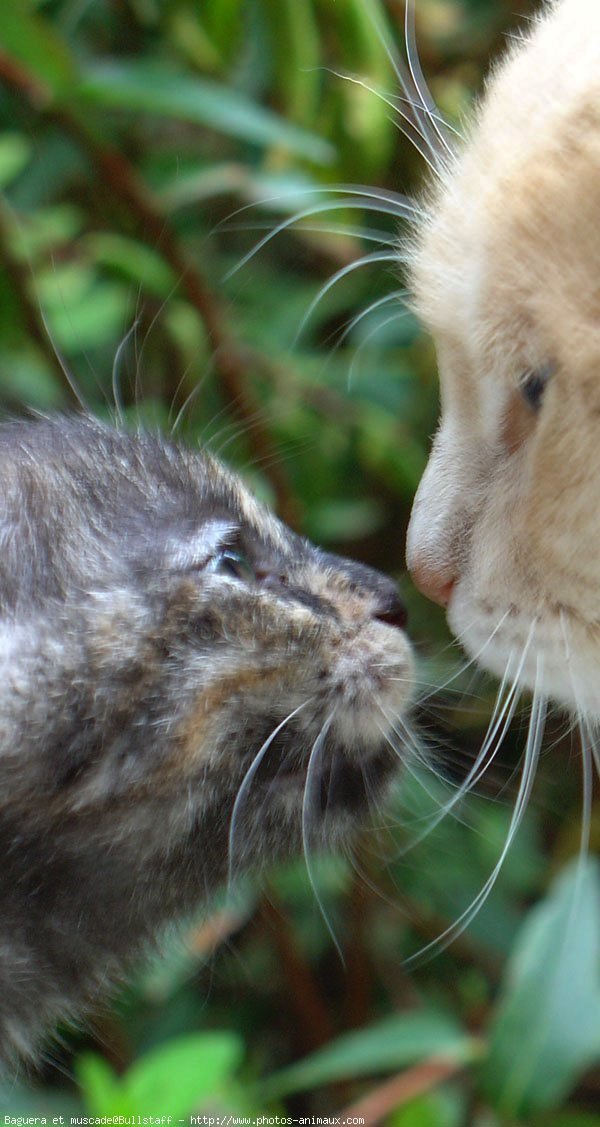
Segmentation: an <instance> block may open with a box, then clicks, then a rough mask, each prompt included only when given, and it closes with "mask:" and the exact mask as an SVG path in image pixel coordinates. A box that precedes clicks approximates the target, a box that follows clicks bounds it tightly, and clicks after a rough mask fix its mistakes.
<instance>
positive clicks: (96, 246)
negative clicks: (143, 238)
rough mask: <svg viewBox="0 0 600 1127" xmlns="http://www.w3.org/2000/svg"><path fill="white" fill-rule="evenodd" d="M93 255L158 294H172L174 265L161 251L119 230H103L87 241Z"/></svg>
mask: <svg viewBox="0 0 600 1127" xmlns="http://www.w3.org/2000/svg"><path fill="white" fill-rule="evenodd" d="M83 243H84V245H85V246H86V248H87V249H88V250H89V252H90V254H91V256H92V258H93V259H94V260H95V261H96V262H97V263H99V264H100V265H102V266H107V267H108V268H109V269H111V270H114V271H115V272H116V273H117V274H120V275H121V277H124V278H128V279H129V280H130V281H132V282H136V283H137V284H138V285H139V286H141V287H142V289H144V290H146V291H147V292H149V293H152V294H154V295H155V296H156V297H168V296H169V295H170V294H171V293H172V290H173V287H174V286H175V275H174V273H173V271H172V270H171V267H170V266H169V265H168V264H167V263H166V262H165V260H164V259H163V258H161V256H160V254H158V253H157V251H155V250H153V249H152V248H151V247H147V246H144V244H143V243H140V242H138V241H137V240H136V239H129V238H127V237H126V236H125V235H120V234H117V233H116V232H110V233H109V232H99V233H97V234H93V235H88V236H87V237H86V238H85V239H84V240H83Z"/></svg>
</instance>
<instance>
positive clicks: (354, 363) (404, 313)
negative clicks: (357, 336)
mask: <svg viewBox="0 0 600 1127" xmlns="http://www.w3.org/2000/svg"><path fill="white" fill-rule="evenodd" d="M409 312H410V310H408V309H397V310H396V311H395V312H394V313H392V315H391V317H386V319H385V321H380V322H379V323H378V324H377V325H375V327H374V328H373V329H371V331H370V332H369V333H367V335H366V337H365V338H364V340H362V341H361V343H360V344H359V346H358V348H357V349H356V351H355V353H354V356H353V357H352V363H351V364H350V367H349V369H348V388H349V389H350V388H351V387H352V384H353V382H354V375H355V369H356V366H357V364H358V362H359V360H360V358H361V355H362V353H363V352H364V350H365V348H366V347H367V345H368V343H369V341H370V340H372V338H373V337H374V336H376V335H377V333H380V332H382V331H383V329H385V328H386V327H387V326H388V325H391V323H392V321H399V320H401V318H402V317H406V316H407V315H408V313H409Z"/></svg>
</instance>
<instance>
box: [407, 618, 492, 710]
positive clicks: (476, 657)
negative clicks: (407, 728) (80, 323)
mask: <svg viewBox="0 0 600 1127" xmlns="http://www.w3.org/2000/svg"><path fill="white" fill-rule="evenodd" d="M509 614H510V609H509V610H506V611H505V612H504V614H503V615H502V618H501V619H500V621H499V622H497V623H496V625H495V626H494V629H493V630H492V632H491V634H490V635H489V637H488V638H487V639H486V640H485V642H484V643H483V645H482V646H481V647H480V648H479V649H478V650H477V651H476V653H474V654H473V657H471V658H469V660H468V661H467V662H465V663H464V664H463V665H461V667H460V669H457V671H456V673H453V674H452V676H451V677H449V678H448V680H447V681H443V682H442V684H441V685H440V686H439V687H438V689H437V692H440V693H441V692H442V690H443V689H445V688H447V686H448V685H451V684H452V682H453V681H456V679H457V677H460V676H461V675H462V674H463V673H466V671H467V669H469V668H470V667H471V666H472V665H475V664H476V663H477V661H478V660H479V658H480V657H481V655H482V653H484V651H485V650H487V648H488V646H489V644H490V642H491V641H492V640H493V638H494V637H495V636H496V634H497V633H498V631H499V630H500V628H501V627H502V626H503V625H504V623H505V622H506V619H507V618H508V616H509ZM432 695H433V694H432ZM427 699H428V698H427V697H425V698H424V700H427ZM419 703H423V702H422V701H421V702H419Z"/></svg>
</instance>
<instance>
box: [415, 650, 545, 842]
mask: <svg viewBox="0 0 600 1127" xmlns="http://www.w3.org/2000/svg"><path fill="white" fill-rule="evenodd" d="M522 660H524V658H523V659H522ZM506 680H507V676H506V675H505V677H504V679H503V681H502V684H501V686H500V688H499V690H498V696H497V699H496V704H495V707H494V711H493V713H492V717H491V719H490V724H489V726H488V731H487V733H486V736H485V739H484V741H483V743H482V745H481V748H480V749H479V752H478V753H477V756H476V758H475V761H474V763H473V765H472V766H471V769H470V771H469V772H468V774H467V776H466V778H465V779H464V780H463V782H462V783H461V784H460V785H459V786H458V787H457V788H456V790H455V791H454V793H453V794H452V796H451V797H450V798H449V800H448V802H446V803H444V804H443V805H442V806H440V807H439V810H438V812H437V813H436V814H435V815H434V816H433V818H432V821H431V823H430V825H429V826H428V827H427V829H425V830H424V831H423V832H422V833H421V834H419V835H418V837H417V838H416V839H414V840H413V841H411V842H410V844H409V845H408V846H406V847H405V848H404V849H403V853H407V852H408V851H409V850H411V849H414V848H415V847H416V846H417V845H419V844H420V843H421V842H422V841H423V840H424V839H425V838H426V837H427V836H428V835H429V834H430V833H431V832H432V831H433V830H434V829H435V828H436V827H437V826H438V825H439V824H440V822H441V821H442V820H443V819H444V818H445V817H447V815H448V814H451V813H452V812H453V811H454V810H455V808H456V806H457V805H458V803H459V802H460V801H461V800H462V799H463V798H465V797H466V795H467V794H468V793H469V792H470V791H472V790H474V789H475V787H476V786H477V785H478V784H479V782H480V781H481V779H482V778H483V776H484V775H485V773H486V771H487V770H488V769H489V768H490V766H491V764H492V763H493V761H494V759H495V758H496V756H497V754H498V752H499V751H500V748H501V747H502V744H503V743H504V738H505V736H506V733H507V731H508V729H509V727H510V724H511V721H512V719H513V716H514V713H515V709H516V706H517V702H518V699H519V695H520V694H519V684H518V680H515V682H514V683H513V684H512V685H511V686H510V687H509V689H508V692H507V693H506V697H505V699H504V702H503V704H502V707H500V700H501V696H502V692H503V689H504V686H505V684H506ZM498 733H500V734H499V735H498ZM496 737H497V738H496ZM490 749H491V751H490ZM438 805H439V804H438Z"/></svg>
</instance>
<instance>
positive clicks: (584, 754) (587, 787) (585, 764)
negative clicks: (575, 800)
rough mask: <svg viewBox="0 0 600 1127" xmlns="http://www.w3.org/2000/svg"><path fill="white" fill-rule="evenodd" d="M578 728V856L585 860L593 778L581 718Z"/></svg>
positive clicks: (586, 733) (590, 743)
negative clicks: (579, 819)
mask: <svg viewBox="0 0 600 1127" xmlns="http://www.w3.org/2000/svg"><path fill="white" fill-rule="evenodd" d="M578 727H579V734H580V743H581V834H580V838H579V854H580V857H581V858H586V857H587V855H588V852H589V847H590V831H591V825H592V797H593V792H594V777H593V773H592V762H593V760H592V747H593V739H592V740H590V738H589V737H590V731H589V727H588V725H587V723H586V720H585V718H584V717H583V716H581V715H580V716H579V717H578Z"/></svg>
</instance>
